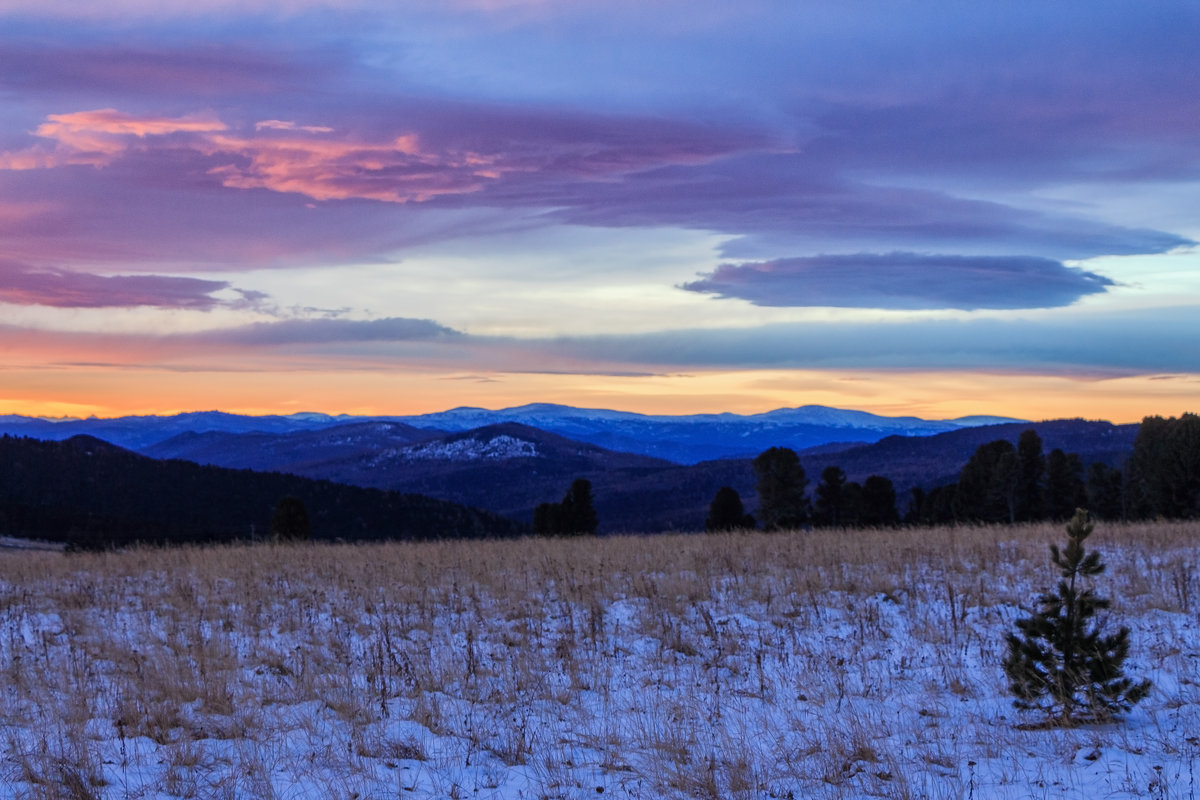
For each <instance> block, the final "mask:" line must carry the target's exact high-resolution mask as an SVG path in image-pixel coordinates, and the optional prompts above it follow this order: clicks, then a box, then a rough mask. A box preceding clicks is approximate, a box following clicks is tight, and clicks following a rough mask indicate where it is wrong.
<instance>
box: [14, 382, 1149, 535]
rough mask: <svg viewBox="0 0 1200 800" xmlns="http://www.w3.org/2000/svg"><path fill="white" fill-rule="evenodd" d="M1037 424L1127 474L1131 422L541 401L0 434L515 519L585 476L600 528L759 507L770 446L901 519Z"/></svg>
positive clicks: (178, 419)
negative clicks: (850, 485) (872, 494)
mask: <svg viewBox="0 0 1200 800" xmlns="http://www.w3.org/2000/svg"><path fill="white" fill-rule="evenodd" d="M532 423H537V425H534V424H532ZM987 423H991V424H987ZM551 428H554V429H555V430H550V429H551ZM1030 428H1033V429H1034V430H1037V431H1038V433H1039V435H1041V437H1042V439H1043V442H1044V446H1045V449H1046V450H1047V451H1049V450H1050V449H1053V448H1056V447H1057V448H1061V449H1063V450H1065V451H1068V452H1077V453H1079V454H1080V456H1081V458H1082V460H1083V461H1084V463H1085V464H1086V463H1091V462H1093V461H1102V462H1104V463H1107V464H1110V465H1120V464H1121V463H1122V462H1123V461H1124V459H1125V458H1126V457H1127V456H1128V454H1129V453H1130V452H1131V450H1132V447H1133V440H1134V438H1135V437H1136V434H1137V429H1138V426H1137V425H1112V424H1111V423H1107V422H1095V421H1086V420H1057V421H1050V422H1038V423H1029V422H1022V421H1012V420H1000V421H999V422H997V419H996V418H980V417H975V418H964V419H958V420H951V421H927V420H920V419H916V418H908V417H906V418H888V417H879V416H876V415H871V414H866V413H864V412H856V411H839V410H837V409H829V408H824V407H820V406H806V407H803V408H798V409H781V410H779V411H776V412H770V413H767V414H757V415H750V416H741V415H736V414H711V415H694V416H686V417H671V416H648V415H639V414H630V413H627V412H618V411H605V410H594V409H575V408H570V407H565V406H554V405H542V404H539V405H533V406H522V407H520V408H514V409H505V410H502V411H487V410H484V409H475V408H460V409H453V410H451V411H446V412H442V413H440V414H429V415H422V416H418V417H403V418H361V417H348V416H331V415H323V414H299V415H291V416H271V417H247V416H240V415H234V414H224V413H220V412H203V413H194V414H180V415H176V416H170V417H124V418H119V419H108V420H105V419H70V420H40V419H36V418H28V417H5V418H0V433H3V432H7V433H15V434H22V435H25V436H35V437H37V436H39V435H40V436H41V438H64V437H65V436H74V435H79V434H80V433H82V432H87V433H88V435H92V436H96V437H98V438H107V440H108V441H111V442H113V443H114V444H118V445H122V446H125V447H128V448H130V449H132V450H136V451H138V452H140V453H141V454H142V455H144V456H148V457H151V458H155V459H166V460H185V461H191V462H197V463H199V464H204V465H210V466H214V467H226V468H236V469H241V470H247V469H249V470H255V471H257V472H280V473H289V474H293V475H297V476H302V477H305V478H309V479H319V480H325V481H333V482H336V483H338V484H348V485H354V486H359V487H367V488H371V489H378V490H386V491H394V492H402V493H405V494H408V495H425V496H429V497H433V498H437V499H439V500H442V501H449V502H452V503H455V504H460V505H463V506H470V507H475V508H480V509H486V510H487V511H489V512H493V513H496V514H500V515H503V516H505V517H508V518H511V519H514V520H517V521H518V522H520V523H523V524H528V523H529V521H530V519H531V517H532V514H533V509H534V508H535V507H536V506H537V505H538V504H540V503H543V502H553V501H557V500H560V499H561V498H562V496H563V493H564V492H565V490H566V488H567V486H569V485H570V483H571V481H572V480H573V479H575V478H578V477H583V478H587V479H588V480H589V481H591V483H592V486H593V494H594V499H595V505H596V510H597V513H598V516H599V518H600V521H601V530H602V531H605V532H617V531H641V532H650V531H662V530H698V529H702V528H703V525H704V518H705V515H706V512H707V509H708V504H709V502H710V501H711V500H712V498H713V496H714V494H715V493H716V491H717V489H719V488H720V487H722V486H732V487H733V488H735V489H736V490H737V491H738V492H739V494H740V495H741V496H742V498H743V500H744V502H745V503H746V505H747V508H748V510H750V511H753V510H754V506H755V505H756V502H755V501H756V497H755V488H754V485H755V478H754V471H753V467H752V463H751V462H752V458H753V456H755V455H757V454H758V453H759V452H761V451H762V450H764V449H766V448H767V447H772V446H787V447H792V448H793V449H795V450H797V451H798V453H799V454H800V456H801V463H802V464H803V466H804V468H805V470H806V472H807V474H808V476H809V480H810V482H811V483H812V484H815V483H816V481H817V480H818V479H819V476H820V473H821V471H822V470H823V469H824V468H825V467H826V466H831V465H837V466H840V467H841V468H842V469H843V470H845V472H846V473H847V476H848V479H849V480H852V481H860V482H861V481H863V480H864V479H865V478H866V477H868V476H869V475H872V474H878V475H884V476H887V477H890V478H891V479H892V480H893V482H894V483H895V486H896V489H897V493H898V495H899V497H900V501H899V505H900V511H901V512H903V511H904V507H905V505H906V495H907V492H908V489H910V488H912V487H917V486H920V487H922V488H932V487H933V486H937V485H942V484H945V483H949V482H952V481H954V480H956V479H957V476H958V473H959V471H960V470H961V469H962V466H963V465H964V464H965V463H966V461H967V460H968V459H969V458H970V456H971V454H972V453H973V452H974V451H975V449H976V448H977V447H978V446H979V445H980V444H983V443H985V442H989V441H992V440H995V439H1008V440H1009V441H1012V442H1015V441H1016V440H1017V438H1018V437H1019V436H1020V434H1021V432H1022V431H1025V430H1027V429H1030ZM562 431H567V432H569V433H570V434H571V435H566V434H563V433H561V432H562ZM889 432H890V433H889ZM47 434H49V435H47ZM597 442H613V443H616V446H614V447H606V446H601V444H598V443H597ZM806 443H808V444H806ZM664 452H666V453H669V454H671V455H672V456H674V458H671V459H669V458H666V457H663V456H662V455H661V453H664ZM731 453H732V454H734V457H729V454H731Z"/></svg>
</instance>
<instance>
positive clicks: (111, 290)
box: [0, 260, 257, 311]
mask: <svg viewBox="0 0 1200 800" xmlns="http://www.w3.org/2000/svg"><path fill="white" fill-rule="evenodd" d="M228 288H230V285H229V283H227V282H225V281H209V280H201V279H198V278H179V277H171V276H164V275H111V276H110V275H94V274H90V273H86V272H71V271H67V270H61V269H38V268H35V267H31V266H29V265H26V264H20V263H17V262H14V261H7V260H0V301H2V302H5V303H13V304H16V305H39V306H53V307H56V308H131V307H134V306H154V307H158V308H186V309H194V310H200V311H207V310H209V309H212V308H214V307H215V306H218V305H221V304H222V303H223V301H221V300H220V299H218V298H216V297H213V294H214V293H215V292H219V291H221V290H223V289H228ZM250 294H252V295H253V294H257V293H250Z"/></svg>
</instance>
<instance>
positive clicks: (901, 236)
mask: <svg viewBox="0 0 1200 800" xmlns="http://www.w3.org/2000/svg"><path fill="white" fill-rule="evenodd" d="M480 199H481V200H492V201H493V202H499V203H510V204H513V205H520V204H529V205H535V204H544V205H548V206H551V207H555V208H557V209H558V210H556V211H555V212H554V216H555V218H557V219H559V220H562V221H564V222H569V223H572V224H578V225H593V226H605V227H635V226H654V225H670V226H680V227H686V228H694V229H702V230H712V231H720V232H723V233H728V234H731V235H735V236H738V237H739V238H738V239H735V240H733V241H731V242H730V243H729V244H728V245H727V246H726V248H725V255H726V256H729V257H743V258H745V257H750V258H770V259H773V258H778V257H780V256H783V255H787V254H790V253H795V252H797V251H804V250H824V251H826V252H829V251H831V250H838V249H842V248H846V247H847V246H854V247H856V248H857V249H860V250H861V249H862V248H863V247H864V246H869V247H872V248H873V249H875V248H878V249H881V250H882V249H910V248H914V249H915V248H920V249H929V250H941V251H943V252H944V251H946V250H953V251H956V252H960V253H968V254H981V255H983V254H986V255H991V254H996V253H1005V254H1023V253H1036V254H1038V255H1041V256H1045V257H1051V258H1059V259H1083V258H1091V257H1094V256H1098V255H1113V254H1133V253H1162V252H1166V251H1168V250H1171V249H1173V248H1176V247H1180V246H1185V245H1188V244H1192V243H1193V242H1192V240H1191V239H1189V238H1187V237H1184V236H1180V235H1177V234H1173V233H1166V232H1162V231H1155V230H1146V229H1139V228H1130V227H1126V226H1122V225H1117V224H1112V223H1107V222H1103V221H1098V220H1091V219H1086V218H1081V217H1076V216H1072V215H1070V214H1066V213H1050V212H1045V211H1040V210H1029V209H1022V208H1019V207H1015V206H1013V205H1008V204H1004V203H999V202H993V201H986V200H978V199H973V198H963V197H957V196H955V195H953V194H950V193H947V192H943V191H936V190H931V189H916V188H906V187H903V186H888V185H880V184H879V183H865V182H863V181H860V180H851V179H849V178H847V177H845V176H843V175H841V174H840V172H839V171H838V170H837V169H834V168H831V165H830V164H829V163H826V162H822V161H820V160H814V159H813V158H812V157H811V156H809V155H808V154H807V153H761V152H759V153H749V154H745V155H735V156H731V157H728V158H725V159H721V160H718V161H713V162H712V163H705V164H699V165H693V166H668V167H664V168H662V169H658V170H647V171H643V172H639V173H635V174H631V175H628V176H625V177H623V179H622V180H620V181H610V182H606V183H603V184H595V185H590V186H585V185H582V184H579V183H565V182H560V183H557V184H553V185H549V186H547V185H545V184H538V185H535V186H534V187H533V188H532V190H531V189H530V188H529V187H527V186H525V185H524V184H522V183H519V182H513V183H510V184H506V185H498V186H492V187H488V189H487V190H486V193H485V196H484V197H482V198H480Z"/></svg>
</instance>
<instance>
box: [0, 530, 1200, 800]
mask: <svg viewBox="0 0 1200 800" xmlns="http://www.w3.org/2000/svg"><path fill="white" fill-rule="evenodd" d="M1061 538H1062V537H1061V528H1060V526H1029V527H1021V528H1012V529H1010V528H956V529H948V528H947V529H935V530H900V531H852V532H851V531H836V532H799V533H795V534H775V535H766V534H730V535H712V536H710V535H704V536H700V535H696V536H653V537H614V538H604V539H594V540H589V539H582V540H579V539H571V540H532V539H531V540H522V541H515V542H471V543H437V544H434V543H430V544H375V545H363V546H353V545H311V546H265V545H264V546H257V547H216V548H184V549H173V550H157V549H140V550H132V551H128V552H121V553H108V554H72V555H62V554H56V553H50V552H37V551H32V552H10V553H2V554H0V632H2V633H0V639H2V641H0V676H3V686H4V690H5V697H4V703H3V704H0V723H2V724H4V725H5V727H6V730H7V731H8V735H7V737H6V740H5V741H4V742H3V753H4V760H3V766H2V767H0V785H4V784H5V782H7V784H8V785H10V786H12V787H14V788H13V790H12V792H11V795H12V796H20V797H31V798H35V797H36V798H40V797H47V798H49V797H55V798H57V797H64V798H71V797H80V798H82V797H159V796H162V797H168V796H171V797H219V796H228V797H247V796H261V797H270V796H283V797H293V796H294V797H306V796H313V797H383V796H397V793H400V794H402V795H403V796H428V797H478V796H495V797H516V796H517V791H518V790H520V791H523V792H525V796H532V797H546V798H554V797H576V796H584V795H587V796H597V792H598V791H600V790H604V791H605V792H607V795H606V796H613V795H616V796H619V797H713V798H758V797H789V796H791V797H795V798H799V797H812V796H830V797H839V796H880V797H897V798H903V797H968V796H971V797H984V796H988V797H993V796H1004V797H1007V796H1013V797H1025V796H1061V794H1062V793H1063V792H1064V791H1067V790H1070V789H1071V788H1072V785H1071V782H1072V781H1076V780H1077V781H1084V777H1083V773H1079V774H1078V775H1076V773H1074V772H1073V770H1074V769H1075V767H1074V766H1072V765H1074V764H1076V763H1077V762H1076V758H1077V756H1079V754H1080V753H1085V752H1087V753H1090V752H1092V751H1096V750H1099V751H1100V752H1101V753H1106V754H1111V756H1112V757H1113V758H1117V757H1120V758H1122V759H1125V760H1126V761H1127V760H1128V759H1129V758H1133V757H1135V756H1137V755H1138V753H1137V752H1136V751H1137V750H1139V749H1141V751H1142V753H1143V754H1147V753H1149V755H1147V756H1146V759H1147V763H1146V764H1145V765H1144V766H1143V767H1138V766H1137V765H1136V763H1135V766H1134V767H1132V768H1130V767H1127V768H1126V771H1127V778H1126V779H1125V780H1126V782H1127V783H1128V787H1126V788H1123V789H1122V788H1120V787H1118V786H1117V785H1116V783H1117V782H1116V780H1115V779H1113V781H1112V785H1113V792H1114V795H1113V796H1157V795H1153V794H1150V793H1149V790H1148V789H1147V788H1146V787H1149V786H1151V782H1152V781H1153V780H1154V777H1155V775H1156V774H1159V775H1160V777H1161V771H1162V769H1167V770H1168V771H1169V770H1171V769H1174V770H1175V774H1176V775H1177V776H1178V775H1182V776H1183V777H1182V778H1180V780H1184V781H1186V777H1187V773H1185V772H1182V771H1181V770H1184V769H1188V770H1190V769H1191V759H1192V758H1194V756H1195V755H1196V754H1197V752H1198V751H1200V747H1198V746H1200V741H1197V740H1195V739H1189V738H1188V734H1185V733H1184V732H1182V729H1181V728H1180V727H1179V726H1180V725H1183V724H1185V723H1188V721H1189V720H1190V721H1195V720H1196V712H1195V702H1194V701H1195V699H1196V696H1197V694H1196V687H1197V685H1200V676H1198V675H1197V674H1196V669H1197V668H1196V662H1197V658H1196V657H1195V651H1196V649H1197V648H1198V647H1200V638H1198V637H1197V634H1196V633H1195V631H1194V630H1193V628H1194V624H1193V619H1192V616H1191V613H1192V610H1193V609H1194V608H1195V607H1196V603H1197V598H1196V597H1194V594H1195V592H1196V591H1197V577H1196V574H1195V558H1196V553H1195V549H1194V543H1195V542H1196V541H1198V540H1200V525H1196V524H1190V525H1185V524H1180V525H1168V524H1154V525H1122V526H1117V525H1107V526H1101V527H1100V528H1099V529H1098V531H1097V534H1096V536H1095V537H1094V540H1093V541H1094V543H1095V545H1096V546H1099V547H1100V548H1102V549H1103V550H1104V552H1105V554H1106V559H1107V561H1108V562H1109V564H1110V572H1109V574H1108V575H1106V576H1105V580H1104V583H1103V586H1102V593H1104V594H1107V595H1109V596H1112V597H1113V598H1114V600H1115V601H1116V602H1115V604H1114V606H1115V608H1114V610H1115V611H1116V612H1117V613H1119V614H1120V616H1121V617H1123V618H1126V619H1127V620H1128V621H1132V622H1134V623H1135V658H1136V659H1137V661H1138V665H1139V667H1138V668H1139V669H1140V671H1141V672H1145V671H1146V668H1147V667H1148V666H1151V665H1153V666H1155V667H1157V668H1159V670H1160V672H1161V673H1162V674H1165V675H1169V676H1170V679H1169V680H1168V681H1166V682H1164V681H1163V680H1161V678H1159V675H1158V674H1156V675H1155V677H1156V678H1159V680H1158V683H1159V685H1160V691H1158V692H1156V694H1155V696H1154V697H1152V698H1151V699H1150V700H1149V701H1147V703H1146V706H1147V707H1149V711H1147V712H1144V713H1142V716H1141V717H1139V720H1140V722H1139V724H1138V725H1136V726H1131V727H1128V728H1112V729H1105V730H1103V731H1099V732H1097V731H1087V730H1075V731H1053V730H1051V731H1042V732H1025V731H1018V730H1017V729H1016V727H1015V721H1016V720H1015V717H1014V716H1013V714H1012V712H1011V710H1010V708H1009V707H1008V705H1007V700H1006V699H1005V698H1004V696H1003V678H1002V675H1001V674H1000V670H999V667H998V664H999V663H1000V660H1001V657H1002V654H1001V650H1002V647H1003V641H1002V636H1003V633H1004V632H1006V631H1007V630H1008V629H1010V628H1011V623H1012V620H1013V618H1014V617H1015V616H1016V615H1017V614H1018V613H1019V609H1020V607H1021V606H1023V605H1026V606H1027V605H1028V604H1029V602H1030V598H1031V593H1032V592H1035V591H1037V590H1039V589H1041V588H1043V587H1044V586H1045V585H1046V584H1047V582H1048V580H1049V579H1050V573H1049V572H1048V570H1047V568H1046V565H1047V563H1048V560H1047V545H1048V544H1049V542H1051V541H1058V540H1060V539H1061ZM1151 712H1153V713H1151ZM1188 724H1190V723H1188ZM1172 726H1174V727H1172ZM1089 737H1091V738H1089ZM1097 737H1099V738H1098V739H1097ZM1031 753H1032V754H1034V755H1032V756H1031V755H1030V754H1031ZM1079 758H1082V756H1079ZM1107 758H1108V756H1103V755H1102V756H1101V757H1098V758H1097V759H1093V760H1092V761H1091V762H1087V764H1090V765H1092V766H1094V765H1095V764H1100V765H1102V766H1103V765H1105V764H1107V763H1109V762H1108V761H1107V760H1106V759H1107ZM1155 758H1159V761H1158V762H1157V763H1158V766H1159V767H1160V770H1159V773H1154V772H1153V771H1152V770H1153V766H1154V765H1152V764H1150V763H1149V761H1150V760H1154V759H1155ZM1170 758H1174V761H1173V762H1164V761H1163V760H1162V759H1170ZM1078 763H1081V764H1082V763H1084V762H1082V761H1081V762H1078ZM1137 763H1140V762H1137ZM1164 763H1167V766H1166V767H1163V764H1164ZM1172 764H1174V766H1172ZM1089 768H1090V767H1089ZM1139 769H1141V770H1142V771H1144V772H1146V775H1142V774H1141V773H1139V772H1138V770H1139ZM1130 770H1132V771H1130ZM1072 775H1075V777H1072ZM1105 780H1108V778H1106V779H1105ZM1037 781H1043V782H1044V783H1045V792H1044V794H1038V793H1037V792H1036V791H1034V792H1033V794H1028V793H1025V794H1023V793H1022V792H1023V791H1026V792H1028V791H1032V790H1030V789H1029V787H1031V786H1033V787H1036V786H1037ZM1056 782H1057V783H1056ZM1160 782H1161V781H1160ZM984 784H987V785H988V786H990V788H989V789H988V790H987V792H986V793H985V792H984V790H983V789H982V788H978V789H977V786H979V787H982V786H983V785H984ZM1083 785H1085V784H1084V783H1078V786H1083ZM1180 785H1182V784H1180ZM1139 787H1140V788H1139ZM1076 788H1077V787H1076ZM1006 791H1010V792H1011V793H1008V794H1006V793H1005V792H1006ZM1118 791H1124V792H1126V794H1125V795H1119V794H1118ZM5 796H8V795H5ZM1170 796H1187V795H1186V793H1183V794H1172V795H1170Z"/></svg>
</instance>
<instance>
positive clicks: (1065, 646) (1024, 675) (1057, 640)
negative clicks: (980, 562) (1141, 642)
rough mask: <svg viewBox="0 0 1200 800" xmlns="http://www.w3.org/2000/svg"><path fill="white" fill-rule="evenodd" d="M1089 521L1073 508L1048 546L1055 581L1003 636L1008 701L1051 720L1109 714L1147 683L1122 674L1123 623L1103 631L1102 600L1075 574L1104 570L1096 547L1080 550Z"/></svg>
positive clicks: (1129, 703)
mask: <svg viewBox="0 0 1200 800" xmlns="http://www.w3.org/2000/svg"><path fill="white" fill-rule="evenodd" d="M1093 527H1094V526H1093V524H1092V523H1091V522H1089V521H1088V514H1087V511H1085V510H1084V509H1082V508H1081V509H1077V510H1076V511H1075V516H1074V517H1073V518H1072V519H1071V522H1070V523H1069V524H1068V525H1067V546H1066V548H1065V549H1063V550H1059V549H1058V546H1057V545H1051V546H1050V554H1051V558H1052V560H1053V562H1054V566H1055V567H1057V568H1058V569H1059V571H1060V575H1061V579H1060V580H1059V582H1058V586H1057V587H1056V589H1055V591H1053V592H1047V593H1046V594H1043V595H1042V596H1041V597H1039V598H1038V600H1037V604H1038V609H1037V612H1036V613H1035V614H1034V615H1033V616H1031V617H1029V618H1027V619H1022V620H1018V621H1017V623H1016V625H1017V630H1018V631H1019V633H1009V634H1008V636H1007V637H1006V638H1007V641H1008V657H1007V658H1006V659H1005V660H1004V674H1005V675H1006V676H1007V677H1008V680H1009V685H1008V688H1009V691H1011V692H1012V694H1013V695H1014V697H1015V698H1016V699H1015V700H1014V701H1013V705H1015V706H1016V707H1017V708H1019V709H1022V710H1040V711H1043V712H1045V713H1046V714H1047V715H1048V717H1049V720H1048V721H1049V722H1052V723H1057V724H1059V725H1072V724H1076V723H1080V722H1092V721H1097V720H1105V719H1111V718H1112V717H1114V716H1116V715H1117V714H1119V713H1122V712H1126V711H1129V709H1131V708H1132V707H1133V706H1134V705H1136V704H1137V703H1138V701H1140V700H1141V699H1142V698H1144V697H1145V696H1146V694H1147V693H1148V692H1149V691H1150V681H1148V680H1143V681H1142V682H1140V683H1136V684H1135V683H1134V682H1133V680H1132V679H1130V678H1127V677H1125V673H1124V669H1123V668H1124V663H1125V658H1126V656H1128V655H1129V628H1127V627H1122V628H1120V629H1119V630H1118V631H1117V632H1116V633H1114V634H1111V635H1104V633H1103V626H1102V624H1101V623H1099V622H1095V621H1093V619H1092V618H1093V617H1095V615H1096V612H1097V611H1100V610H1103V609H1106V608H1108V607H1109V605H1110V603H1109V601H1108V600H1107V599H1105V598H1103V597H1100V596H1098V595H1097V594H1095V592H1093V591H1092V589H1091V588H1090V587H1088V588H1082V587H1081V586H1080V585H1079V583H1080V579H1081V578H1092V577H1095V576H1097V575H1099V574H1101V573H1102V572H1104V564H1103V563H1101V561H1100V554H1099V553H1096V552H1093V553H1087V554H1086V555H1085V553H1084V547H1083V542H1084V540H1085V539H1087V537H1088V536H1089V535H1091V533H1092V529H1093Z"/></svg>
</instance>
